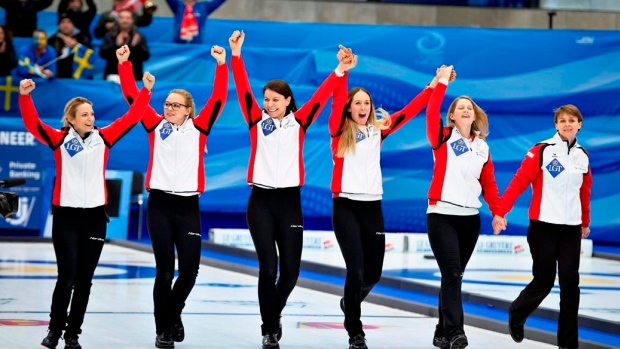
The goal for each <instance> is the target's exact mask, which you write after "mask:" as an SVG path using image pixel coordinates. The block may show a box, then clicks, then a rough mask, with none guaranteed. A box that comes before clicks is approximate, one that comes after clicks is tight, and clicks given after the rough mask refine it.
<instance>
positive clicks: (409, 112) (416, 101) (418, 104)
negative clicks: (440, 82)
mask: <svg viewBox="0 0 620 349" xmlns="http://www.w3.org/2000/svg"><path fill="white" fill-rule="evenodd" d="M432 93H433V89H432V88H429V87H426V88H424V90H422V91H420V93H418V95H417V96H415V97H414V98H413V99H412V100H411V102H409V104H407V106H405V107H404V108H403V109H401V110H399V111H397V112H396V113H393V114H392V115H390V118H391V119H392V126H391V127H390V128H389V129H386V130H383V131H381V133H382V134H383V138H385V137H387V136H388V135H390V134H392V133H394V132H396V131H397V130H398V129H399V128H401V127H403V126H404V125H405V124H406V123H407V122H409V120H411V119H413V118H414V117H416V115H418V113H419V112H420V111H421V110H422V108H424V106H425V105H426V104H427V103H428V100H429V99H430V98H431V94H432Z"/></svg>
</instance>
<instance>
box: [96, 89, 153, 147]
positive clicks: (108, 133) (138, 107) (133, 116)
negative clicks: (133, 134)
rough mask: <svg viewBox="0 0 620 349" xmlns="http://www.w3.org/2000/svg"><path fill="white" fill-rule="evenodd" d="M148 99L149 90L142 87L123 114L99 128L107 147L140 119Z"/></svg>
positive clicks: (149, 98) (149, 97)
mask: <svg viewBox="0 0 620 349" xmlns="http://www.w3.org/2000/svg"><path fill="white" fill-rule="evenodd" d="M150 100H151V91H149V90H147V89H146V88H143V89H142V90H141V91H140V93H138V96H137V98H136V100H135V101H134V102H133V103H132V104H131V106H130V107H129V110H128V111H127V113H125V115H123V116H121V117H120V118H118V119H116V120H114V122H112V123H111V124H110V125H108V126H106V127H103V128H101V129H99V133H100V134H101V138H103V140H104V141H105V142H106V145H107V146H108V148H112V146H113V145H114V144H115V143H116V142H117V141H118V140H119V139H121V138H122V137H123V136H124V135H125V134H127V132H128V131H129V130H131V128H132V127H134V126H135V125H136V124H137V123H138V122H139V121H140V119H142V115H143V114H144V110H145V109H146V108H147V106H148V104H149V101H150Z"/></svg>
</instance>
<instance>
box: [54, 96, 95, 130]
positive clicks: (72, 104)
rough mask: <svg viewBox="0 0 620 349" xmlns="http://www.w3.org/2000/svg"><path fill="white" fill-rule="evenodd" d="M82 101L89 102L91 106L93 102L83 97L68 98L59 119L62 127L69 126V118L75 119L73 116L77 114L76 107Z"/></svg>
mask: <svg viewBox="0 0 620 349" xmlns="http://www.w3.org/2000/svg"><path fill="white" fill-rule="evenodd" d="M84 103H87V104H90V105H91V106H92V105H93V102H91V101H89V100H88V99H86V98H84V97H74V98H71V100H69V102H67V104H65V110H64V114H63V116H62V119H60V122H62V127H69V126H71V123H70V122H69V120H70V119H71V120H73V119H75V116H76V114H77V108H78V107H79V106H80V105H82V104H84Z"/></svg>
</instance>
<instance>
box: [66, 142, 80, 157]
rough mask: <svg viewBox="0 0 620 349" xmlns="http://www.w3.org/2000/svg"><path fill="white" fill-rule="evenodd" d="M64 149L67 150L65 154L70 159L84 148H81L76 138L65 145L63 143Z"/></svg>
mask: <svg viewBox="0 0 620 349" xmlns="http://www.w3.org/2000/svg"><path fill="white" fill-rule="evenodd" d="M65 149H67V153H69V155H70V156H71V157H74V156H75V154H77V153H79V152H81V151H82V150H84V147H82V145H81V144H80V141H79V140H78V139H77V138H73V139H71V140H70V141H68V142H67V143H65Z"/></svg>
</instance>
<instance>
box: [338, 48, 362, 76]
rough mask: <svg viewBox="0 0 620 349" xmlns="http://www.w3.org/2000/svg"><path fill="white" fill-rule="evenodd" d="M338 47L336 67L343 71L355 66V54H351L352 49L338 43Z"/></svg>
mask: <svg viewBox="0 0 620 349" xmlns="http://www.w3.org/2000/svg"><path fill="white" fill-rule="evenodd" d="M338 47H339V48H340V50H339V51H338V54H336V57H338V62H339V63H338V67H337V68H336V69H338V71H340V72H343V73H344V72H345V71H347V70H350V69H353V68H355V66H356V65H357V55H354V54H353V50H351V49H350V48H348V47H344V46H342V45H339V46H338Z"/></svg>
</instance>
